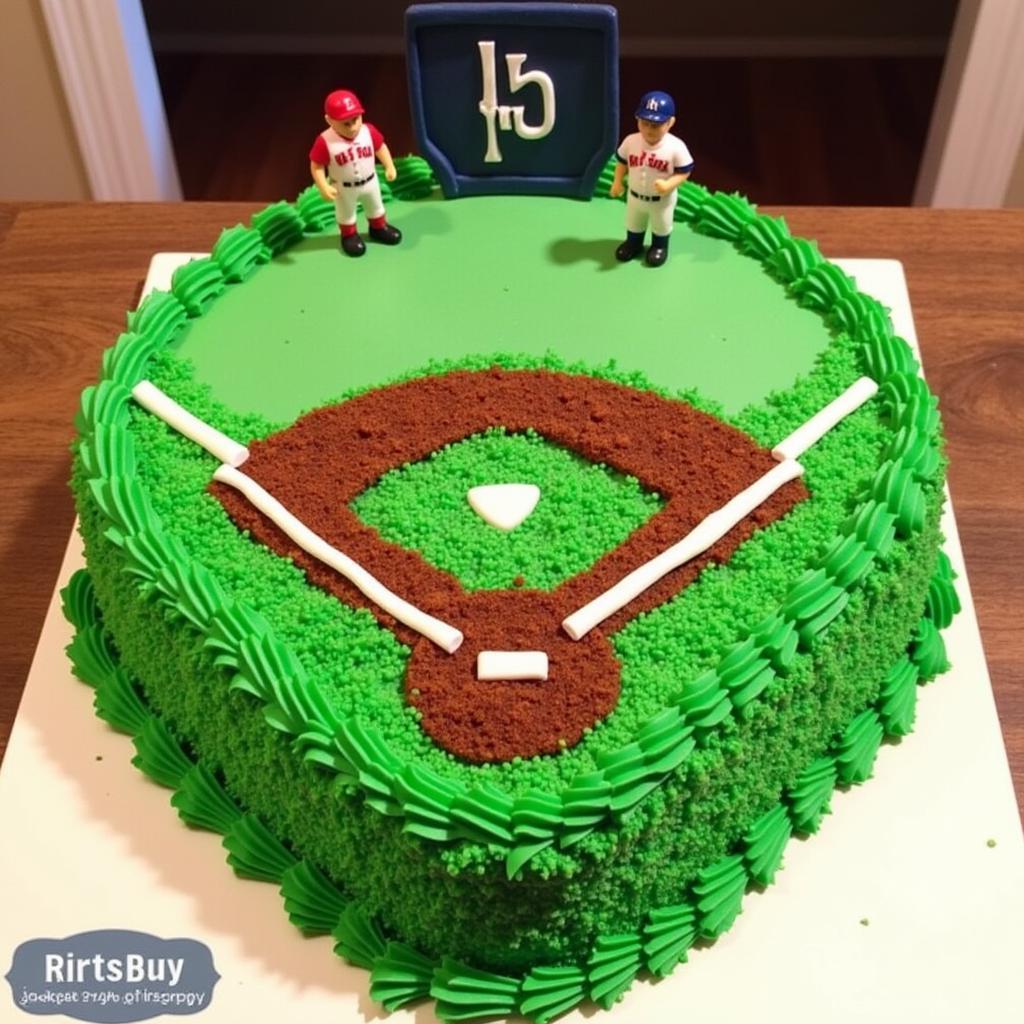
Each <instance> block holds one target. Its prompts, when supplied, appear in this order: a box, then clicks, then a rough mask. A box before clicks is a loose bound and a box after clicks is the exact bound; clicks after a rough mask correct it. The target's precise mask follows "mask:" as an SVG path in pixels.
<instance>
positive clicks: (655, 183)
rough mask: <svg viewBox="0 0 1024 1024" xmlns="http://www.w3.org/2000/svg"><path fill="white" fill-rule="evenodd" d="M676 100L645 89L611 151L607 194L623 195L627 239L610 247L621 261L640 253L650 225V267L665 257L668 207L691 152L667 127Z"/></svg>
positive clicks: (673, 203) (688, 166) (685, 174)
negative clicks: (631, 128) (631, 123)
mask: <svg viewBox="0 0 1024 1024" xmlns="http://www.w3.org/2000/svg"><path fill="white" fill-rule="evenodd" d="M675 115H676V105H675V101H674V100H673V99H672V97H671V96H669V94H668V93H667V92H649V93H647V94H646V95H644V97H643V98H642V99H641V100H640V105H639V106H638V107H637V109H636V127H637V130H636V131H635V132H634V133H633V134H632V135H627V136H626V137H625V138H624V139H623V140H622V145H620V146H619V148H618V150H617V151H616V154H615V155H616V158H617V160H618V163H617V164H616V166H615V178H614V180H613V181H612V186H611V190H610V192H611V195H612V196H613V197H614V198H618V197H619V196H621V195H622V193H623V191H625V190H626V188H627V187H628V189H629V191H628V193H627V195H626V240H625V241H624V242H623V243H622V244H621V245H620V246H619V247H618V248H617V249H616V250H615V258H616V259H617V260H619V261H620V262H621V263H627V262H629V260H631V259H633V258H635V257H636V256H639V255H640V253H641V252H642V251H643V248H644V236H645V234H646V232H647V226H648V224H650V228H651V247H650V248H649V249H648V250H647V257H646V262H647V265H648V266H649V267H660V266H661V265H662V264H663V263H664V262H665V260H667V259H668V237H669V235H670V234H671V233H672V211H673V210H674V209H675V206H676V199H677V198H678V196H677V193H676V190H677V189H678V188H679V186H680V185H682V183H683V182H684V181H686V179H687V178H688V177H689V176H690V171H691V170H693V157H691V156H690V151H689V150H688V149H687V148H686V143H685V142H683V140H682V139H680V138H677V137H676V136H675V135H670V134H669V130H670V129H671V128H672V126H673V125H674V124H675V123H676V116H675Z"/></svg>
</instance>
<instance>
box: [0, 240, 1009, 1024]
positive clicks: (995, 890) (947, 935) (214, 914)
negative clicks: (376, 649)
mask: <svg viewBox="0 0 1024 1024" xmlns="http://www.w3.org/2000/svg"><path fill="white" fill-rule="evenodd" d="M839 262H840V263H841V265H842V266H843V267H844V269H846V270H847V271H848V272H850V273H852V274H854V275H855V276H856V278H857V280H858V283H859V284H860V287H861V288H862V289H864V290H865V291H868V292H870V293H872V294H874V295H876V296H877V297H878V298H879V299H880V300H881V301H883V302H884V303H885V304H886V305H888V306H891V307H892V309H893V318H894V320H895V323H896V327H897V330H898V331H899V332H900V333H901V334H903V336H904V337H906V338H908V340H909V339H913V324H912V322H911V320H910V309H909V305H908V302H907V298H906V289H905V285H904V281H903V274H902V269H901V267H900V265H899V264H898V263H895V262H892V261H866V260H849V261H839ZM943 530H944V533H945V535H946V537H947V538H948V540H947V543H946V550H947V552H948V554H949V556H950V558H951V559H952V562H953V566H954V568H955V569H956V571H957V572H958V573H960V578H959V580H958V581H957V588H958V590H959V593H960V597H961V600H962V602H963V611H962V612H961V614H960V615H958V616H957V618H956V620H955V621H954V623H953V625H952V627H951V628H950V629H949V630H947V631H946V633H945V638H946V643H947V647H948V650H949V656H950V659H951V661H952V662H953V669H952V671H950V672H949V673H947V674H946V675H944V676H942V677H941V678H940V679H938V680H937V681H936V682H934V683H932V684H931V685H929V686H927V687H925V688H924V689H922V690H921V691H920V693H919V700H918V714H917V726H916V730H915V732H914V733H913V734H912V735H910V736H908V737H907V738H906V739H904V740H903V741H902V742H900V743H898V744H886V745H884V746H883V747H882V749H881V751H880V752H879V756H878V761H877V763H876V766H875V777H874V778H873V779H872V780H871V781H870V782H868V783H867V784H865V785H863V786H858V787H855V788H853V789H851V790H850V791H849V792H845V793H836V794H835V796H834V798H833V801H832V809H833V813H832V814H831V815H829V816H828V817H826V818H825V820H824V823H823V824H822V827H821V831H820V832H819V833H818V834H817V835H816V836H813V837H812V838H811V839H809V840H807V841H803V842H799V841H798V842H791V843H790V845H789V846H788V847H787V848H786V855H785V865H784V870H782V871H781V872H780V873H779V874H778V875H777V876H776V883H775V884H774V885H773V886H771V887H770V888H769V889H767V890H766V891H765V892H764V893H756V892H751V893H749V894H748V895H747V897H746V899H745V900H744V910H743V913H742V915H741V916H740V918H739V919H738V921H737V922H736V924H735V925H734V926H733V928H732V929H731V930H730V931H729V932H728V933H726V935H725V936H723V937H722V938H721V939H720V940H719V941H718V942H716V943H715V944H714V945H713V946H711V947H709V948H706V949H699V950H694V951H692V952H691V953H690V962H689V963H688V964H683V965H681V966H680V967H679V968H677V970H676V972H675V973H674V974H673V975H671V976H670V977H669V978H666V979H665V980H664V981H661V982H658V983H652V982H638V983H636V984H635V985H634V986H633V988H632V989H631V990H630V991H629V992H628V993H627V994H626V996H625V998H624V999H623V1001H622V1002H621V1003H619V1004H618V1005H617V1006H616V1007H615V1008H614V1010H613V1011H612V1012H611V1013H608V1014H606V1013H604V1012H603V1011H600V1010H597V1011H595V1010H594V1009H593V1008H591V1007H587V1008H585V1009H584V1010H583V1011H575V1012H573V1013H571V1014H569V1015H568V1016H566V1017H565V1018H563V1019H564V1020H566V1021H572V1022H573V1024H582V1022H584V1021H589V1022H590V1024H598V1022H603V1021H607V1022H608V1024H652V1022H661V1021H669V1020H676V1019H678V1020H683V1021H693V1022H695V1024H697V1022H699V1024H736V1022H738V1021H743V1020H755V1019H756V1020H758V1021H764V1022H773V1021H778V1022H786V1024H823V1022H827V1024H854V1022H856V1024H862V1022H865V1021H868V1022H871V1024H908V1022H913V1024H917V1022H924V1021H927V1022H929V1024H964V1022H969V1021H984V1022H986V1024H1004V1022H1006V1024H1009V1022H1014V1024H1016V1022H1019V1021H1021V1020H1024V989H1022V986H1021V985H1020V983H1019V980H1018V979H1019V972H1020V963H1021V958H1022V954H1024V941H1022V937H1024V924H1022V922H1024V842H1022V837H1021V828H1020V820H1019V817H1018V814H1017V806H1016V802H1015V799H1014V794H1013V789H1012V786H1011V783H1010V776H1009V772H1008V770H1007V765H1006V756H1005V753H1004V750H1003V745H1002V737H1001V734H1000V731H999V722H998V719H997V717H996V712H995V706H994V703H993V700H992V692H991V688H990V685H989V681H988V674H987V670H986V667H985V659H984V654H983V652H982V648H981V640H980V637H979V635H978V628H977V623H976V620H975V615H974V608H973V605H972V603H971V598H970V592H969V589H968V586H967V578H966V576H965V575H964V567H963V560H962V556H961V552H960V544H959V540H958V538H957V532H956V524H955V522H954V519H953V515H952V512H947V515H946V518H945V522H944V523H943ZM80 564H81V558H80V554H79V544H78V540H77V537H74V538H72V542H71V544H70V545H69V548H68V554H67V557H66V559H65V562H64V566H63V567H62V569H61V574H60V579H59V581H58V585H59V586H63V585H64V583H65V582H66V580H67V579H68V577H69V576H70V575H71V573H72V572H73V571H74V569H75V568H77V567H78V566H79V565H80ZM69 639H70V628H69V627H68V625H67V624H66V623H65V622H64V620H63V617H62V616H61V613H60V606H59V600H58V598H57V595H56V592H55V593H54V598H53V601H52V603H51V606H50V610H49V613H48V615H47V618H46V622H45V623H44V626H43V632H42V636H41V638H40V641H39V647H38V649H37V651H36V656H35V660H34V662H33V665H32V669H31V672H30V675H29V679H28V682H27V684H26V687H25V694H24V697H23V698H22V702H21V707H20V708H19V711H18V716H17V720H16V721H15V723H14V729H13V732H12V734H11V740H10V744H9V746H8V748H7V754H6V758H5V760H4V763H3V767H2V771H0V821H2V823H3V841H2V843H0V880H2V881H0V886H2V893H0V905H2V907H3V913H2V914H0V975H2V974H5V973H6V972H7V970H8V968H9V967H10V963H11V957H12V955H13V953H14V950H15V948H16V947H17V946H18V945H19V944H20V943H21V942H24V941H26V940H28V939H32V938H38V937H44V936H48V937H63V936H67V935H71V934H73V933H75V932H80V931H87V930H91V929H94V928H130V929H137V930H139V931H147V932H152V933H154V934H155V935H158V936H162V937H166V938H170V937H187V938H194V939H198V940H200V941H202V942H205V943H206V944H207V945H209V946H210V948H211V949H212V951H213V958H214V965H215V967H216V969H217V971H218V972H219V973H220V974H221V975H222V977H221V980H220V982H219V983H218V984H217V986H216V988H215V989H214V996H213V1001H212V1003H211V1004H210V1007H209V1008H208V1009H206V1010H204V1011H202V1013H200V1014H199V1015H198V1019H200V1020H202V1021H204V1022H205V1021H209V1022H218V1024H237V1022H238V1021H242V1020H245V1021H251V1022H253V1024H260V1022H268V1024H269V1022H279V1021H296V1020H308V1021H317V1022H319V1021H333V1022H335V1024H357V1022H358V1024H365V1022H366V1021H367V1020H373V1021H378V1020H388V1021H392V1020H393V1021H395V1022H408V1024H413V1022H414V1024H429V1022H431V1021H434V1020H435V1016H434V1013H433V1009H432V1006H431V1005H429V1004H427V1005H421V1006H418V1007H411V1008H409V1009H407V1010H402V1011H398V1012H397V1013H395V1014H394V1015H391V1016H388V1015H387V1014H386V1013H385V1012H384V1011H383V1010H382V1009H381V1008H380V1007H379V1006H378V1005H377V1004H375V1003H373V1002H372V1001H371V1000H370V998H369V995H368V992H367V989H368V983H369V975H368V974H367V972H366V971H363V970H359V969H357V968H353V967H349V966H347V965H346V964H345V963H344V961H342V960H340V959H339V958H338V957H336V956H334V955H333V953H332V946H333V940H332V939H330V938H329V937H321V938H313V939H306V938H303V937H302V935H301V933H300V932H299V931H298V930H297V929H295V928H294V927H292V925H290V924H289V923H288V919H287V917H286V915H285V913H284V910H283V909H282V902H281V898H280V896H279V895H278V892H277V888H276V887H275V886H272V885H267V884H264V883H260V882H251V881H242V880H239V879H237V878H235V876H234V875H233V874H232V872H231V870H230V869H229V868H228V867H227V865H226V864H225V851H224V849H223V847H222V846H221V839H220V836H217V835H214V834H212V833H209V832H201V831H194V830H192V829H188V828H186V827H185V826H184V825H182V823H181V821H180V820H179V818H178V816H177V814H176V812H175V811H174V810H173V809H172V808H171V807H170V806H169V803H168V799H169V791H168V790H166V789H163V788H161V787H159V786H157V785H156V784H155V783H153V782H151V781H150V780H149V779H147V778H146V777H145V776H143V775H142V774H140V773H139V772H138V771H137V770H136V769H134V768H133V767H132V766H131V765H130V763H129V762H130V759H131V757H132V756H133V755H134V753H135V751H134V748H133V746H132V743H131V741H130V740H129V739H128V738H127V737H125V736H123V735H120V734H118V733H115V732H113V731H112V730H111V729H110V728H108V727H107V726H106V725H105V724H104V723H103V722H101V721H99V720H98V719H96V718H95V717H94V716H93V712H92V706H91V705H92V691H91V690H90V688H89V687H87V686H85V685H83V684H82V683H80V682H78V681H77V680H75V679H74V678H73V677H72V676H71V673H70V671H69V669H68V665H67V662H66V660H65V657H64V654H63V648H64V645H65V644H67V643H68V641H69ZM990 840H992V841H994V845H989V841H990ZM481 911H482V912H486V908H485V907H481ZM10 998H11V994H10V989H9V988H8V986H7V985H2V986H0V1020H2V1021H4V1022H6V1021H28V1020H30V1019H31V1018H29V1017H28V1016H27V1015H25V1014H23V1013H22V1012H20V1011H19V1010H16V1009H15V1008H14V1004H13V1003H12V1002H10V1001H9V1000H10ZM58 1019H64V1018H62V1017H60V1018H58Z"/></svg>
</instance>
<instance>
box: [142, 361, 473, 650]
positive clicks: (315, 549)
mask: <svg viewBox="0 0 1024 1024" xmlns="http://www.w3.org/2000/svg"><path fill="white" fill-rule="evenodd" d="M132 397H133V398H134V399H135V401H136V402H138V403H139V405H141V406H142V407H143V408H144V409H146V410H148V411H149V412H151V413H152V414H153V415H154V416H158V417H159V418H160V419H162V420H163V421H164V422H165V423H166V424H167V425H168V426H170V427H172V428H173V429H175V430H177V431H178V432H179V433H180V434H182V435H184V436H185V437H187V438H188V439H189V440H190V441H194V442H195V443H196V444H198V445H200V446H201V447H203V448H205V449H206V450H207V451H208V452H209V453H210V454H211V455H214V456H216V457H217V458H219V459H221V460H222V464H221V465H220V466H219V467H218V468H217V470H216V472H215V473H214V474H213V478H214V480H219V481H220V482H221V483H224V484H227V485H228V486H230V487H234V488H235V490H237V491H239V492H240V493H241V494H243V495H244V496H245V497H246V498H248V500H249V502H250V503H251V504H252V505H253V506H254V507H255V508H257V509H259V511H260V512H262V513H263V514H264V515H265V516H267V517H268V518H269V519H270V520H271V522H273V523H274V524H275V525H276V526H278V527H280V528H281V529H282V530H283V531H284V532H285V533H286V534H287V535H288V536H289V537H291V539H292V540H293V541H295V543H296V544H298V545H299V547H300V548H302V550H303V551H306V552H308V553H309V554H311V555H312V556H313V557H314V558H316V559H318V560H319V561H321V562H323V563H324V564H325V565H329V566H330V567H331V568H332V569H334V570H335V572H338V573H340V574H341V575H342V576H344V577H345V579H347V580H348V581H349V582H350V583H351V584H352V585H353V586H355V587H357V588H358V589H359V590H360V591H361V592H362V593H363V594H364V595H365V596H366V597H367V598H369V600H371V601H372V602H373V603H374V604H375V605H377V607H378V608H382V609H383V610H384V611H386V612H387V613H388V614H389V615H393V616H394V617H395V618H396V619H397V620H398V621H399V622H401V623H403V624H404V625H406V626H408V627H409V628H410V629H412V630H415V631H416V632H417V633H419V634H420V635H421V636H425V637H426V638H427V639H428V640H432V641H433V642H434V643H435V644H437V646H438V647H440V648H441V649H442V650H443V651H446V652H447V653H448V654H454V653H455V652H456V651H457V650H458V649H459V647H460V646H461V644H462V640H463V637H462V633H461V632H460V631H459V630H457V629H456V628H455V627H454V626H451V625H449V624H448V623H447V622H443V621H442V620H441V619H438V618H435V617H434V616H433V615H428V614H427V613H426V612H425V611H423V610H422V609H420V608H417V607H416V605H414V604H411V603H410V602H409V601H406V600H405V599H404V598H401V597H399V596H398V595H397V594H396V593H394V591H391V590H388V588H387V587H385V586H384V584H383V583H381V582H380V580H378V579H377V577H376V576H374V575H372V574H371V573H370V572H368V571H367V570H366V569H364V568H363V567H362V566H361V565H360V564H359V563H358V562H357V561H355V560H354V559H352V558H349V556H348V555H346V554H344V552H341V551H339V550H338V549H337V548H335V547H332V546H331V545H330V544H328V543H327V541H325V540H324V539H323V537H321V536H319V535H318V534H316V533H314V532H313V531H312V530H311V529H310V528H309V527H308V526H306V524H305V523H303V522H302V521H301V520H299V519H298V518H297V517H295V516H294V515H292V514H291V512H289V511H288V510H287V509H286V508H285V507H284V505H282V504H281V503H280V502H279V501H278V500H277V499H276V498H275V497H274V496H273V495H272V494H270V493H269V492H268V491H266V490H265V489H264V488H262V487H261V486H260V485H259V484H258V483H256V481H255V480H253V479H252V477H249V476H246V475H245V474H244V473H241V472H239V470H238V469H237V467H238V466H240V465H241V464H242V463H243V462H245V460H246V459H247V458H249V449H248V448H246V447H245V445H242V444H239V443H238V442H237V441H233V440H232V439H231V438H230V437H228V436H227V435H226V434H222V433H221V432H220V431H219V430H216V429H215V428H214V427H211V426H210V425H209V424H208V423H205V422H204V421H203V420H201V419H199V417H198V416H194V415H193V414H192V413H190V412H189V411H188V410H187V409H185V408H183V407H182V406H180V405H179V404H178V403H177V402H175V401H174V399H173V398H171V397H170V396H169V395H167V394H165V393H164V392H163V391H161V390H160V389H159V388H158V387H157V386H156V385H155V384H152V383H151V382H150V381H148V380H144V381H140V382H139V383H138V384H136V385H135V387H134V388H133V389H132Z"/></svg>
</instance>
